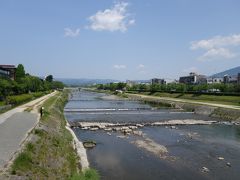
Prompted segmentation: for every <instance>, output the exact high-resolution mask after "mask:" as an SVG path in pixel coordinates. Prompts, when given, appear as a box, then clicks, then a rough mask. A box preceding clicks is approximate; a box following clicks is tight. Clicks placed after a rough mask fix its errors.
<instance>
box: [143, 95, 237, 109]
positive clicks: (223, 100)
mask: <svg viewBox="0 0 240 180" xmlns="http://www.w3.org/2000/svg"><path fill="white" fill-rule="evenodd" d="M144 94H145V95H153V96H158V97H170V98H178V99H187V100H195V101H199V102H209V103H216V104H226V105H236V106H240V97H239V96H217V95H205V94H202V95H196V94H180V93H159V92H157V93H153V94H151V93H144Z"/></svg>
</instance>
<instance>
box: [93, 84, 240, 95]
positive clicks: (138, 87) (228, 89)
mask: <svg viewBox="0 0 240 180" xmlns="http://www.w3.org/2000/svg"><path fill="white" fill-rule="evenodd" d="M97 88H98V89H104V90H111V91H115V90H127V91H147V92H182V93H184V92H200V93H209V92H224V93H240V85H239V84H220V83H219V84H198V85H187V84H182V83H169V84H163V85H161V84H135V85H133V86H128V85H127V84H126V83H110V84H105V85H104V84H99V85H97Z"/></svg>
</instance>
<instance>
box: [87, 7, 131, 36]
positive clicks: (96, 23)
mask: <svg viewBox="0 0 240 180" xmlns="http://www.w3.org/2000/svg"><path fill="white" fill-rule="evenodd" d="M128 6H129V4H128V3H127V2H118V3H115V4H114V6H113V7H112V8H110V9H105V10H103V11H98V12H97V13H96V14H94V15H92V16H90V17H89V18H88V19H89V21H90V26H89V28H90V29H92V30H95V31H104V30H105V31H112V32H113V31H121V32H125V31H126V30H127V29H128V27H129V26H131V25H133V24H135V19H132V18H131V17H130V16H131V15H130V14H129V13H128V12H127V7H128Z"/></svg>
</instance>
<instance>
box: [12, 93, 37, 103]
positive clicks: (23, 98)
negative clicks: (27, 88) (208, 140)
mask: <svg viewBox="0 0 240 180" xmlns="http://www.w3.org/2000/svg"><path fill="white" fill-rule="evenodd" d="M32 99H33V95H32V94H22V95H15V96H8V97H7V103H8V104H12V105H19V104H21V103H24V102H26V101H30V100H32Z"/></svg>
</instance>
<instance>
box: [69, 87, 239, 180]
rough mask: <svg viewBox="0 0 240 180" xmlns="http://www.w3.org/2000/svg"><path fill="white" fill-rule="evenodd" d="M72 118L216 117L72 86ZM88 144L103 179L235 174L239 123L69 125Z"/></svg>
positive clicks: (229, 176) (152, 179) (132, 120)
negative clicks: (125, 128) (115, 127)
mask: <svg viewBox="0 0 240 180" xmlns="http://www.w3.org/2000/svg"><path fill="white" fill-rule="evenodd" d="M65 117H66V119H67V120H68V121H69V122H70V123H71V122H107V123H120V124H121V123H136V124H137V123H140V124H141V123H150V122H151V123H153V122H162V121H168V120H185V119H193V120H205V121H210V120H216V119H211V118H209V117H206V116H201V115H196V114H194V113H192V112H184V111H182V110H179V109H171V108H167V107H153V106H151V105H149V104H145V103H143V102H139V101H130V100H125V99H120V98H115V97H113V96H109V95H106V94H103V93H95V92H88V91H73V92H72V95H71V98H70V99H69V102H68V104H67V105H66V106H65ZM73 130H74V132H75V134H76V135H77V137H78V138H79V140H81V141H85V140H94V141H96V142H97V145H96V147H94V148H92V149H87V155H88V159H89V162H90V166H91V167H93V168H95V169H97V170H98V171H99V173H100V175H101V179H109V180H113V179H116V180H120V179H123V180H128V179H129V180H132V179H136V180H141V179H147V180H148V179H149V180H155V179H156V180H157V179H158V180H159V179H182V180H186V179H224V180H225V179H239V178H240V171H239V169H240V127H239V126H237V125H232V124H222V123H214V124H210V125H181V126H144V127H140V128H139V129H138V130H137V131H138V132H141V134H140V135H139V133H138V134H133V133H130V134H128V133H127V134H123V133H121V132H119V131H104V130H96V131H90V130H83V129H81V128H74V129H73Z"/></svg>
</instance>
